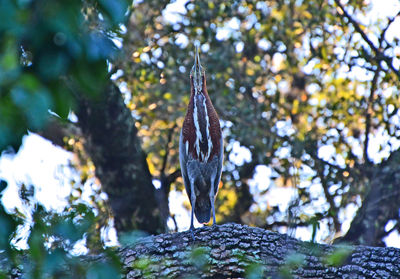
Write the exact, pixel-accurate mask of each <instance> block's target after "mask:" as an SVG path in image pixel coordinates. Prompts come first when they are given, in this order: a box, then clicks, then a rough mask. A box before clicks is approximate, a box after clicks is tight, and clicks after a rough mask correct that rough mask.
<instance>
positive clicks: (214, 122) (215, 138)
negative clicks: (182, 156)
mask: <svg viewBox="0 0 400 279" xmlns="http://www.w3.org/2000/svg"><path fill="white" fill-rule="evenodd" d="M190 85H191V93H190V101H189V105H188V109H187V113H186V116H185V120H184V121H183V127H182V137H183V144H185V143H186V141H189V153H190V154H191V155H192V156H193V158H195V159H197V160H198V159H199V158H198V156H197V153H196V150H195V142H196V128H195V125H194V119H193V111H194V94H195V92H194V88H193V78H192V76H190ZM202 93H203V94H204V96H205V97H206V108H207V114H208V119H209V123H210V131H209V132H210V135H211V141H212V144H213V147H212V150H211V154H210V156H209V158H208V161H210V160H211V159H212V158H213V157H214V155H216V154H219V152H220V148H221V146H220V145H221V144H220V140H221V128H220V125H219V118H218V114H217V112H216V111H215V109H214V106H213V105H212V102H211V100H210V97H209V96H208V92H207V86H206V78H205V75H204V76H203V89H202ZM206 152H207V151H203V153H204V154H205V153H206Z"/></svg>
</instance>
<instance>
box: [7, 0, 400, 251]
mask: <svg viewBox="0 0 400 279" xmlns="http://www.w3.org/2000/svg"><path fill="white" fill-rule="evenodd" d="M4 2H5V4H6V5H2V7H3V8H2V9H1V12H2V15H4V16H5V17H4V18H6V19H8V20H6V21H5V22H2V23H1V24H0V34H1V36H2V38H4V39H3V40H1V44H0V48H1V49H2V55H1V59H0V65H1V70H2V72H3V74H2V78H1V83H0V87H1V92H2V93H1V104H0V114H1V117H0V119H1V121H2V122H1V125H0V130H1V134H2V135H4V136H3V137H2V138H1V147H2V148H3V149H4V148H5V147H7V146H9V145H10V144H11V145H12V146H14V147H15V148H17V147H18V146H19V143H20V139H21V136H22V134H24V133H25V132H26V129H30V130H31V131H36V132H39V133H40V134H41V135H43V136H44V137H47V138H50V139H51V140H52V141H53V142H54V143H57V144H63V145H64V143H65V142H66V143H67V144H66V148H68V149H70V150H72V151H74V152H77V153H78V154H79V155H80V158H81V163H82V165H81V169H84V168H83V166H84V165H87V164H93V165H94V166H95V175H96V176H97V177H98V178H99V179H100V182H101V184H102V190H103V191H105V192H106V193H107V194H108V203H109V205H110V208H111V210H112V214H113V218H114V224H115V226H116V228H117V230H118V232H119V233H122V232H127V231H131V230H133V229H141V230H144V231H147V232H149V233H159V232H161V231H163V230H165V228H166V224H167V221H168V218H169V216H170V213H169V208H168V195H169V193H170V192H171V190H175V191H183V185H182V181H181V179H180V178H179V168H178V155H177V143H178V133H179V132H178V131H179V127H180V125H181V123H182V121H183V117H184V109H185V107H186V104H187V102H188V98H189V94H188V92H189V82H188V74H189V70H190V67H191V66H192V63H193V59H192V57H193V49H194V48H193V42H194V41H195V40H198V41H199V42H200V43H201V47H202V51H203V54H202V61H204V65H205V66H206V67H207V76H208V83H207V84H208V89H209V92H210V97H211V98H212V99H213V104H214V105H215V107H216V110H217V111H218V113H219V115H220V118H221V119H222V123H221V125H222V127H223V130H224V135H225V148H226V152H225V154H226V161H225V167H224V170H225V171H224V174H223V179H222V180H223V186H222V187H221V188H220V193H219V195H218V201H217V222H219V223H224V222H237V223H243V224H249V225H255V226H259V227H264V228H270V229H277V230H283V231H285V230H288V229H289V228H293V229H295V228H298V227H304V226H306V227H308V228H309V229H310V230H312V232H313V233H312V238H313V239H315V236H316V233H317V232H318V230H319V228H322V227H323V226H325V228H326V229H325V231H326V234H325V235H323V238H324V240H325V241H326V242H329V241H331V240H333V239H334V238H336V237H338V236H341V235H344V236H343V238H342V239H343V240H347V241H351V242H354V243H363V244H370V245H384V242H383V238H384V237H385V236H386V235H388V234H389V233H391V232H393V231H398V228H399V227H398V226H399V225H398V224H399V214H398V210H399V206H398V203H397V202H396V201H398V198H399V189H398V185H400V184H399V181H398V179H399V176H398V175H397V173H398V162H399V160H400V159H399V152H398V148H399V141H398V140H399V136H400V134H399V131H400V129H399V125H400V122H399V112H398V106H399V93H398V84H399V69H398V68H399V58H398V49H399V38H398V35H396V34H395V33H394V30H393V26H394V25H395V24H398V17H393V18H392V17H391V18H388V19H387V20H386V21H372V22H371V23H369V24H368V25H363V24H362V23H361V21H360V20H359V18H360V17H361V16H363V15H366V14H367V13H368V12H369V9H370V6H369V5H367V3H365V2H364V1H348V2H347V3H346V6H345V7H343V6H342V4H341V3H340V2H339V1H325V0H320V1H311V0H310V1H307V0H304V1H269V2H263V1H231V2H225V1H224V2H222V1H221V2H217V1H209V2H187V3H186V4H185V6H184V10H183V12H182V13H180V14H176V15H175V17H174V18H173V19H171V18H169V17H172V14H171V13H166V6H167V4H168V3H167V2H164V1H156V0H154V1H142V2H140V1H138V2H135V3H134V4H133V5H132V8H131V9H130V13H129V20H128V21H127V22H126V24H125V25H120V24H122V22H123V20H124V19H125V16H126V15H128V13H126V10H127V3H125V2H123V1H98V2H97V1H93V2H92V1H88V2H80V1H77V2H76V1H75V2H73V3H72V2H71V4H70V5H69V6H68V9H67V8H65V5H63V4H61V3H59V2H57V1H56V2H54V4H52V5H48V4H46V5H45V4H44V3H42V1H35V2H32V3H31V2H21V3H14V2H12V1H4ZM52 3H53V2H52ZM163 13H164V14H163ZM394 15H395V14H394ZM397 15H398V14H397ZM389 34H390V35H389ZM119 38H123V44H122V54H120V55H117V52H115V51H116V47H115V45H114V44H113V43H112V39H113V40H114V41H116V40H118V39H119ZM113 73H115V75H113V80H114V81H110V76H111V75H112V74H113ZM114 83H115V84H116V85H114ZM48 109H50V110H51V111H53V112H55V113H56V114H58V115H59V116H60V118H57V119H54V117H53V118H51V117H50V116H49V114H48ZM70 111H72V112H74V114H75V115H76V116H77V122H76V123H72V122H70V121H68V120H67V115H68V113H69V112H70ZM49 119H52V120H51V121H50V120H49ZM49 123H51V124H49ZM69 139H73V140H72V141H70V140H69ZM238 146H239V147H241V148H242V149H241V150H245V151H246V152H248V153H249V154H250V156H249V159H248V160H243V162H240V161H239V160H235V157H236V155H235V153H237V150H238ZM260 166H264V167H263V168H261V167H260ZM259 169H264V170H267V171H268V172H269V176H270V178H271V183H269V185H268V186H267V187H265V188H264V189H258V188H255V187H251V186H250V184H251V183H250V179H251V178H253V176H254V174H255V172H256V171H257V170H259ZM84 180H85V179H83V180H82V182H84ZM154 180H158V183H159V184H160V187H159V188H158V189H156V188H155V187H154V186H153V181H154ZM154 183H155V184H157V182H154ZM3 186H4V185H3ZM281 188H282V189H290V190H289V191H286V192H285V193H286V194H289V195H292V196H293V198H292V199H291V202H290V203H289V205H288V206H287V207H280V206H277V204H278V203H276V202H275V201H273V200H271V199H270V198H268V197H271V196H270V193H272V192H273V191H276V189H281ZM281 193H282V192H281ZM171 202H173V201H171ZM351 205H354V206H355V207H358V208H359V210H358V212H357V214H356V216H355V218H354V220H353V222H352V224H351V226H350V229H349V230H348V232H347V234H346V228H345V227H343V222H344V218H343V217H341V216H342V215H345V214H346V212H347V209H348V208H349V207H350V206H351ZM98 208H100V209H101V210H100V212H102V213H105V212H107V209H105V208H104V206H103V207H101V206H98ZM78 215H79V214H78ZM98 216H99V217H100V216H102V217H103V219H105V220H102V222H101V223H100V225H98V226H97V229H94V230H95V231H97V235H99V234H100V233H99V232H100V228H101V227H102V226H104V225H105V224H106V223H107V218H108V217H109V216H108V215H105V217H104V215H102V214H98ZM7 220H9V219H7ZM99 221H100V220H99ZM11 228H13V229H11V230H10V231H8V232H7V233H6V236H8V235H9V233H11V232H13V231H14V228H15V226H11ZM32 235H33V234H32Z"/></svg>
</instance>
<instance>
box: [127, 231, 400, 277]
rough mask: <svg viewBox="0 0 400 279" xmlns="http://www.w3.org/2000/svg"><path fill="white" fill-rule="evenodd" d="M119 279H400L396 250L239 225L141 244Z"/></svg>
mask: <svg viewBox="0 0 400 279" xmlns="http://www.w3.org/2000/svg"><path fill="white" fill-rule="evenodd" d="M120 255H121V259H122V262H123V263H124V267H125V271H126V275H125V276H124V278H128V279H132V278H400V250H399V249H396V248H380V247H366V246H330V245H323V244H315V243H309V242H302V241H299V240H296V239H294V238H291V237H288V236H287V235H282V234H279V233H275V232H270V231H266V230H263V229H261V228H254V227H248V226H243V225H238V224H225V225H220V226H219V225H217V226H213V227H203V228H199V229H196V230H195V231H194V239H192V236H191V234H190V232H180V233H174V234H162V235H156V236H150V237H146V238H143V239H140V240H139V241H138V242H137V243H136V244H134V245H132V246H130V247H127V248H124V249H122V250H121V252H120Z"/></svg>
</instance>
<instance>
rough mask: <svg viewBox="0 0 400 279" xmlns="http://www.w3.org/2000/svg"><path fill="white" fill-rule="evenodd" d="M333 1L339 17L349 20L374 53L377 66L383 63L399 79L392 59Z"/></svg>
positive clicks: (336, 1)
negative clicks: (338, 9) (337, 8)
mask: <svg viewBox="0 0 400 279" xmlns="http://www.w3.org/2000/svg"><path fill="white" fill-rule="evenodd" d="M334 1H335V3H336V5H337V6H338V7H339V8H340V11H338V13H339V14H340V15H344V16H345V17H346V18H347V19H348V20H349V22H350V23H351V24H352V25H353V26H354V29H355V30H356V31H357V33H359V34H360V35H361V37H362V38H363V39H364V41H365V42H366V43H367V44H368V46H369V47H370V48H371V49H372V51H373V52H374V53H375V59H376V61H377V63H378V64H379V62H380V61H385V62H386V64H387V65H388V67H389V68H390V69H392V71H393V72H394V73H395V74H396V75H397V77H398V78H399V79H400V71H399V70H397V69H396V68H395V67H394V66H393V59H392V58H391V57H388V56H386V55H385V54H384V53H383V52H382V49H381V47H377V46H375V45H374V43H373V42H372V41H371V40H370V39H369V38H368V36H367V34H365V32H364V31H363V30H362V29H361V27H360V24H359V23H358V22H357V21H356V20H355V19H354V18H353V17H352V16H351V15H350V14H349V13H348V12H347V11H346V10H345V9H344V7H343V5H342V4H341V3H340V0H334ZM399 14H400V12H399V13H398V14H397V15H396V16H395V17H394V18H396V17H397V16H398V15H399ZM394 18H393V19H389V23H388V25H390V24H391V23H392V22H393V21H394ZM387 28H389V26H387ZM385 33H386V30H385V29H384V30H383V33H382V34H383V36H384V35H385ZM380 44H381V43H380Z"/></svg>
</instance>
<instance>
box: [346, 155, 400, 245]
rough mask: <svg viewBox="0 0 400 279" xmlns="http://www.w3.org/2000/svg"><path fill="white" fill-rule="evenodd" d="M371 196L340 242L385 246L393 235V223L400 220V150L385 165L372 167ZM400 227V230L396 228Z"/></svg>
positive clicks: (384, 162) (366, 199) (367, 196)
mask: <svg viewBox="0 0 400 279" xmlns="http://www.w3.org/2000/svg"><path fill="white" fill-rule="evenodd" d="M368 176H369V181H368V184H367V187H368V188H367V189H368V192H367V195H366V196H365V198H364V200H363V202H362V205H361V207H360V208H359V209H358V211H357V214H356V216H355V217H354V219H353V221H352V223H351V225H350V229H349V230H348V232H347V233H346V235H345V236H344V237H343V238H341V239H339V241H347V242H351V243H353V244H362V245H372V246H384V245H385V243H384V242H383V240H382V238H384V237H385V236H386V235H387V234H388V233H389V232H388V231H386V230H385V226H386V224H387V222H388V221H389V220H395V221H397V226H398V222H399V221H400V216H399V200H400V151H395V152H393V153H392V155H391V156H390V157H389V158H388V159H387V160H385V161H383V162H382V163H380V164H378V165H376V166H371V167H370V168H369V175H368ZM395 228H396V227H395Z"/></svg>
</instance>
